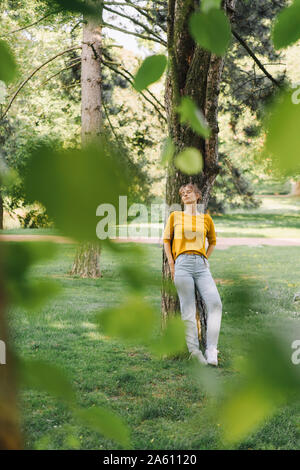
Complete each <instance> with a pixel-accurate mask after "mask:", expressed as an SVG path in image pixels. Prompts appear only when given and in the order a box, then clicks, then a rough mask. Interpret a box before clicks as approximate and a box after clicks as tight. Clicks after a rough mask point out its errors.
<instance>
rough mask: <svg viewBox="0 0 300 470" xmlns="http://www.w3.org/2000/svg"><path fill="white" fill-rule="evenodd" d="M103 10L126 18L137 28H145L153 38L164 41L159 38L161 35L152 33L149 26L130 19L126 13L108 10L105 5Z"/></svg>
mask: <svg viewBox="0 0 300 470" xmlns="http://www.w3.org/2000/svg"><path fill="white" fill-rule="evenodd" d="M103 8H104V10H107V11H110V12H111V13H114V14H116V15H119V16H122V17H123V18H126V19H128V20H129V21H132V22H133V23H134V24H136V25H137V26H140V27H141V28H143V29H144V30H145V31H146V33H149V34H153V36H155V37H156V38H157V39H159V40H160V41H163V39H162V38H161V37H160V36H159V34H156V33H155V32H154V31H151V29H150V28H148V26H147V25H145V24H143V23H141V22H140V21H138V20H136V19H135V18H133V17H130V16H128V15H125V13H121V12H119V11H115V10H112V9H111V8H108V7H107V6H106V5H105V4H104V6H103Z"/></svg>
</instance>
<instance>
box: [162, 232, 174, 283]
mask: <svg viewBox="0 0 300 470" xmlns="http://www.w3.org/2000/svg"><path fill="white" fill-rule="evenodd" d="M164 250H165V253H166V257H167V260H168V263H169V267H170V271H171V276H172V280H173V281H174V271H175V263H174V259H173V255H172V250H171V242H170V241H169V240H168V241H164Z"/></svg>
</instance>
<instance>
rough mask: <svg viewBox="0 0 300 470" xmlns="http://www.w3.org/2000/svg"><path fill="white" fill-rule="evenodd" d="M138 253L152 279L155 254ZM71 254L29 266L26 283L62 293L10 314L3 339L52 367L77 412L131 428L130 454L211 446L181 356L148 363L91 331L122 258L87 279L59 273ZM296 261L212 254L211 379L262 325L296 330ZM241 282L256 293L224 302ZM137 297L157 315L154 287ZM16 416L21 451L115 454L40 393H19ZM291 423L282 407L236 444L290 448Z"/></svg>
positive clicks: (137, 351) (239, 252)
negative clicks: (72, 393) (101, 409)
mask: <svg viewBox="0 0 300 470" xmlns="http://www.w3.org/2000/svg"><path fill="white" fill-rule="evenodd" d="M122 246H123V248H126V246H128V245H125V244H124V245H123V244H122ZM142 248H143V255H141V256H142V257H141V260H140V262H141V263H143V264H144V265H146V266H147V267H148V270H149V272H151V273H153V277H154V278H155V279H156V280H159V279H160V270H161V248H160V247H159V246H158V245H144V246H143V247H142ZM75 249H76V246H75V245H71V244H63V245H57V254H56V256H55V258H53V259H52V260H50V261H47V262H46V261H44V262H39V263H38V264H36V265H35V266H34V267H32V270H31V276H32V277H33V278H35V279H49V278H51V279H52V280H55V282H57V283H58V284H59V285H60V286H61V287H63V290H62V291H61V293H60V294H59V295H57V296H56V297H55V298H53V299H51V301H49V302H48V303H47V305H44V306H43V308H40V309H39V311H38V312H36V313H35V314H33V313H28V312H25V311H24V310H23V309H21V308H14V309H12V311H11V312H10V318H11V325H12V334H13V339H14V341H15V347H16V349H17V352H18V353H19V355H21V356H22V357H24V358H28V359H29V358H30V359H40V360H46V361H48V362H50V363H53V364H56V365H57V366H60V367H62V368H63V369H64V370H65V371H66V375H67V376H68V377H69V379H70V381H71V382H72V384H73V386H74V388H75V390H76V392H77V397H78V402H79V404H80V406H82V407H93V406H105V407H107V408H109V409H110V410H112V411H115V412H116V413H118V414H119V415H120V416H121V417H122V418H123V419H124V421H125V422H126V423H127V424H128V425H129V426H130V428H131V438H132V444H133V448H134V449H147V450H151V449H155V450H158V449H171V450H172V449H179V450H180V449H194V450H195V449H215V448H217V447H218V446H219V445H220V429H219V428H218V426H217V425H216V424H214V423H213V422H210V421H207V420H206V421H204V423H203V422H201V416H203V417H204V416H205V413H206V410H207V408H208V403H209V398H208V396H207V395H206V393H205V392H204V390H203V389H202V388H201V386H200V385H199V382H198V381H197V380H196V378H195V376H194V375H193V374H191V372H190V368H189V364H190V363H189V361H188V360H187V358H188V356H187V355H182V356H180V357H179V358H177V359H171V358H169V359H162V360H160V359H157V358H155V357H153V356H152V355H151V354H150V353H149V351H148V350H147V349H146V348H144V347H141V346H136V345H134V344H127V345H125V344H123V343H121V342H120V341H118V340H116V339H112V338H109V337H107V336H105V335H104V334H103V331H101V330H97V328H96V326H95V324H94V315H95V312H96V311H98V310H100V309H103V308H106V307H112V306H115V305H117V304H118V303H119V302H121V301H122V299H123V298H124V297H125V296H126V295H127V293H128V292H129V290H130V286H129V284H128V282H127V281H126V280H125V279H124V278H123V276H122V273H121V270H120V263H126V262H127V260H128V258H127V257H128V255H127V254H126V252H125V251H124V253H123V251H122V252H121V253H119V254H115V253H114V254H112V253H111V252H110V251H108V250H107V249H104V250H103V254H102V266H103V268H102V270H103V277H102V278H101V279H97V280H92V279H79V278H73V277H70V276H69V274H68V270H69V269H70V267H71V263H72V260H73V258H74V253H75ZM298 259H299V248H298V247H283V248H282V247H280V248H279V247H270V246H264V247H260V248H255V249H253V248H251V247H231V248H229V249H227V250H220V251H219V250H215V251H214V253H213V256H212V257H211V258H210V268H211V272H212V274H213V276H214V278H215V279H216V282H217V285H218V288H219V292H220V295H221V298H222V302H223V320H222V330H221V336H220V344H219V349H220V351H221V353H220V367H219V368H218V371H217V374H218V375H219V376H220V377H229V378H230V377H234V376H235V375H236V374H237V372H236V370H235V367H234V358H235V357H236V356H241V355H243V353H244V352H245V351H246V350H247V339H248V338H250V337H255V335H259V334H260V331H261V329H262V327H263V325H265V324H268V325H270V326H272V327H273V328H275V329H276V325H280V324H281V322H282V320H284V321H285V322H286V323H287V324H288V325H289V327H292V328H293V326H294V325H295V327H296V324H297V323H298V322H299V318H298V317H297V315H298V314H299V312H297V311H295V307H294V305H293V303H292V298H293V294H294V292H295V291H299V290H300V265H299V263H297V260H298ZM245 283H246V285H248V286H252V287H253V288H254V290H255V292H256V295H253V296H252V297H251V300H250V301H249V299H248V301H247V302H246V303H244V302H243V298H240V301H238V302H234V301H233V298H235V295H233V296H232V294H233V293H234V294H239V292H241V293H242V288H244V287H245ZM144 296H145V298H146V299H147V300H148V301H149V302H151V304H152V305H153V306H155V307H156V308H157V309H159V308H160V289H159V287H158V286H156V287H153V285H149V286H148V287H147V288H146V289H145V291H144ZM20 409H21V411H22V427H23V430H24V435H25V445H26V448H28V449H31V448H46V449H70V448H77V449H103V450H104V449H118V448H120V446H119V445H118V444H116V443H115V442H113V441H111V440H108V439H105V438H104V437H102V436H101V435H100V434H98V433H96V432H94V431H91V430H89V429H88V428H86V427H85V426H83V425H82V424H81V423H80V422H77V421H76V420H75V418H74V417H73V416H72V415H71V413H70V412H69V410H68V408H67V407H66V406H65V405H63V404H62V403H60V402H58V401H56V400H55V399H54V398H51V397H50V396H49V395H47V394H46V393H42V392H37V391H33V390H26V391H24V392H22V395H21V398H20ZM299 416H300V409H299V407H298V406H296V405H287V406H285V407H284V408H282V409H280V410H278V412H277V414H276V415H275V416H273V417H272V418H270V419H268V420H266V421H265V422H264V423H263V424H262V426H261V428H260V429H259V430H257V432H255V433H253V434H251V435H250V436H248V437H247V439H244V440H243V442H241V443H240V444H239V445H238V446H237V447H238V448H241V449H248V448H251V449H299V444H300V437H299V427H297V426H299ZM198 417H199V422H198ZM297 423H298V424H297Z"/></svg>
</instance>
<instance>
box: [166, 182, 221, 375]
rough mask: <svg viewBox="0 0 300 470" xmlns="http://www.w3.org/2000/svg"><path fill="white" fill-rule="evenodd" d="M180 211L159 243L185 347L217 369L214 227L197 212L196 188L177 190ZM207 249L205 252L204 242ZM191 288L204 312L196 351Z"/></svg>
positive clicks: (198, 193)
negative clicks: (203, 336) (202, 343)
mask: <svg viewBox="0 0 300 470" xmlns="http://www.w3.org/2000/svg"><path fill="white" fill-rule="evenodd" d="M179 194H180V196H181V200H182V203H183V204H184V211H174V212H172V213H171V214H170V216H169V219H168V221H167V224H166V227H165V230H164V235H163V241H164V249H165V253H166V256H167V259H168V263H169V266H170V271H171V276H172V279H173V280H174V283H175V286H176V289H177V292H178V296H179V301H180V310H181V318H182V320H183V321H184V323H185V325H186V333H185V335H186V343H187V347H188V350H189V352H190V353H191V354H190V358H191V357H196V358H197V359H198V360H199V361H200V362H201V363H202V364H212V365H214V366H217V365H218V350H217V346H218V339H219V331H220V326H221V318H222V302H221V298H220V295H219V292H218V289H217V286H216V284H215V281H214V280H213V278H212V275H211V273H210V269H209V263H208V258H209V256H210V255H211V254H212V252H213V250H214V247H215V245H216V233H215V228H214V223H213V220H212V218H211V217H210V215H209V214H203V213H201V212H199V211H198V210H197V203H198V201H199V200H200V199H201V198H202V194H201V191H200V190H199V188H198V187H197V185H196V184H192V183H190V184H186V185H184V186H181V188H180V190H179ZM206 238H207V239H208V243H209V245H208V248H207V251H206V250H205V239H206ZM195 287H196V289H198V291H199V294H200V295H201V297H202V299H203V301H204V303H205V305H206V310H207V349H206V351H205V357H204V356H203V354H202V352H201V351H200V349H199V340H198V329H197V321H196V299H195Z"/></svg>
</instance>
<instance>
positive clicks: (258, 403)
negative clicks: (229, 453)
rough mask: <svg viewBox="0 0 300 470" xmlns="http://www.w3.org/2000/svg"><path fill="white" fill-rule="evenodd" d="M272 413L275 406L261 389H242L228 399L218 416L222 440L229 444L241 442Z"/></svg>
mask: <svg viewBox="0 0 300 470" xmlns="http://www.w3.org/2000/svg"><path fill="white" fill-rule="evenodd" d="M274 411H275V405H274V404H273V403H272V400H271V399H270V397H269V396H267V395H266V394H265V393H264V390H263V389H261V388H260V387H256V386H255V385H254V386H253V385H250V386H249V387H245V388H242V389H241V390H240V391H239V392H238V393H235V394H234V395H233V396H232V397H230V398H229V399H228V401H227V402H226V404H225V405H224V407H223V409H222V412H221V414H220V421H221V423H222V428H223V429H222V430H223V433H224V440H225V441H226V442H227V443H230V444H232V443H235V442H239V441H241V440H243V439H244V438H245V437H247V435H248V434H249V433H250V432H251V431H254V430H255V429H256V428H257V427H258V426H259V425H260V424H261V422H262V421H263V420H264V419H266V418H267V417H269V416H271V415H272V413H273V412H274Z"/></svg>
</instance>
